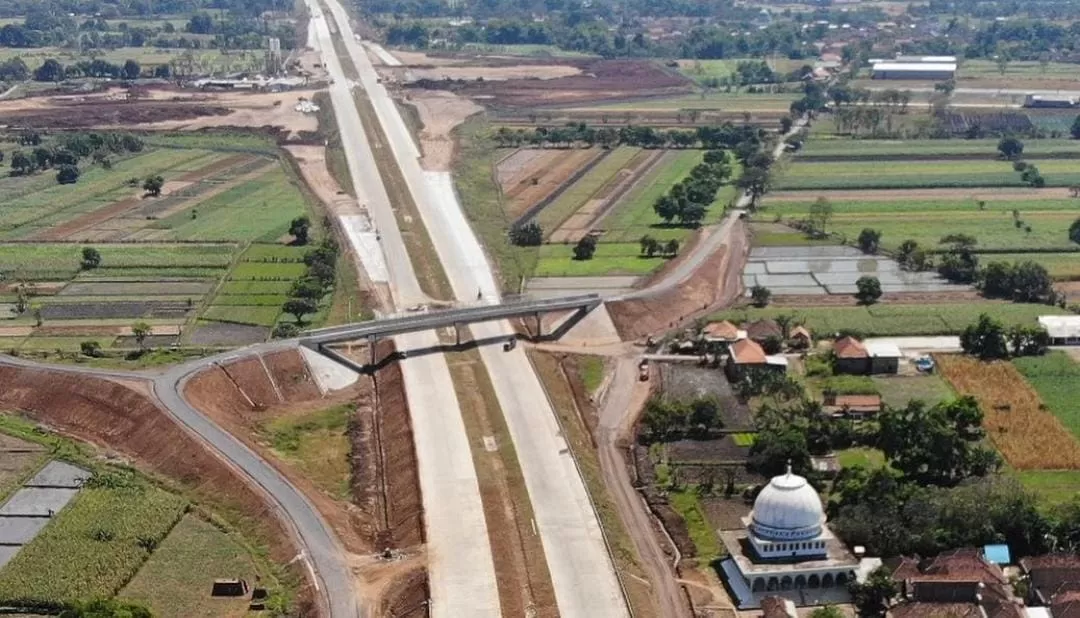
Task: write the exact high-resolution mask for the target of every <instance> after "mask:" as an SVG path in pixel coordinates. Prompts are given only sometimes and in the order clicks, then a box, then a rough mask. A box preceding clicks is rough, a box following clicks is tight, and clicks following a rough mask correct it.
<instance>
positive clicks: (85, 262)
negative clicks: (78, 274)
mask: <svg viewBox="0 0 1080 618" xmlns="http://www.w3.org/2000/svg"><path fill="white" fill-rule="evenodd" d="M80 264H81V265H82V269H83V270H93V269H95V268H97V267H98V266H101V252H100V251H98V250H97V249H95V248H93V247H83V250H82V262H80Z"/></svg>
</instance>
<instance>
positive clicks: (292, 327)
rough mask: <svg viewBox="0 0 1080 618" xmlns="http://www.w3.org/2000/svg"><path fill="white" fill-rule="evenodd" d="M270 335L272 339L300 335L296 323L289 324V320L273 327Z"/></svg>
mask: <svg viewBox="0 0 1080 618" xmlns="http://www.w3.org/2000/svg"><path fill="white" fill-rule="evenodd" d="M271 335H272V336H273V337H274V339H292V338H293V337H297V336H299V335H300V329H299V328H297V327H296V324H290V323H289V322H282V323H280V324H278V325H277V326H275V327H274V331H273V333H271Z"/></svg>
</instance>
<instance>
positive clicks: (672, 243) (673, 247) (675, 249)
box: [664, 238, 679, 257]
mask: <svg viewBox="0 0 1080 618" xmlns="http://www.w3.org/2000/svg"><path fill="white" fill-rule="evenodd" d="M678 254H679V241H678V240H676V239H674V238H672V239H670V240H668V241H667V243H665V244H664V255H667V256H669V257H675V256H676V255H678Z"/></svg>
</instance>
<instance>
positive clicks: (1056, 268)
mask: <svg viewBox="0 0 1080 618" xmlns="http://www.w3.org/2000/svg"><path fill="white" fill-rule="evenodd" d="M979 260H981V261H982V263H984V264H985V263H988V262H996V261H1005V262H1022V261H1025V260H1031V261H1033V262H1037V263H1039V264H1042V265H1043V267H1045V268H1046V270H1047V271H1048V272H1049V273H1050V276H1051V277H1053V278H1055V279H1064V280H1075V279H1078V278H1080V253H1078V252H1074V253H995V254H989V253H987V254H982V255H980V256H979Z"/></svg>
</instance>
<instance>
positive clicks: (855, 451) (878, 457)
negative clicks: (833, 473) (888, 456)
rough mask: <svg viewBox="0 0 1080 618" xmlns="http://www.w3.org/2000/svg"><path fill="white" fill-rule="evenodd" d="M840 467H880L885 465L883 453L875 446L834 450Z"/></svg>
mask: <svg viewBox="0 0 1080 618" xmlns="http://www.w3.org/2000/svg"><path fill="white" fill-rule="evenodd" d="M836 462H837V463H838V464H840V467H841V468H855V467H860V468H880V467H881V466H883V465H885V453H882V452H881V451H879V450H878V449H876V448H868V447H854V448H846V449H843V450H841V451H837V452H836Z"/></svg>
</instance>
